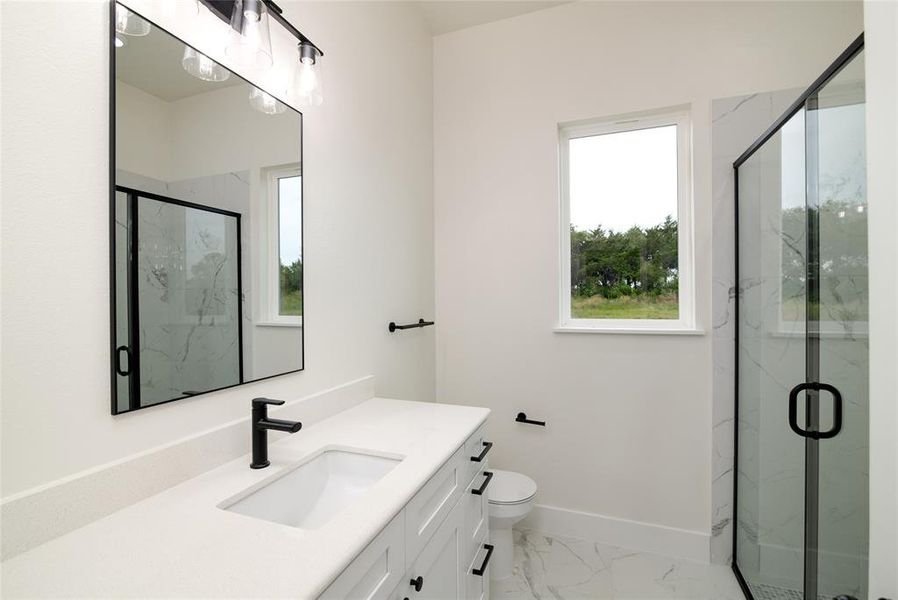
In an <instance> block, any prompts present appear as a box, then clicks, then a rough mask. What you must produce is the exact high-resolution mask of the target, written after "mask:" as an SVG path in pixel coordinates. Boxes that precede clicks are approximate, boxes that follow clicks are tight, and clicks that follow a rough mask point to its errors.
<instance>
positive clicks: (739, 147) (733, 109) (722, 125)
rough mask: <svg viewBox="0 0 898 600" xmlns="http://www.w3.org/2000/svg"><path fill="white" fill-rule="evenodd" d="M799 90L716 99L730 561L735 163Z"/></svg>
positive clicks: (715, 203)
mask: <svg viewBox="0 0 898 600" xmlns="http://www.w3.org/2000/svg"><path fill="white" fill-rule="evenodd" d="M800 93H801V90H798V89H796V90H782V91H777V92H768V93H758V94H752V95H748V96H737V97H733V98H723V99H719V100H715V101H714V102H713V103H712V107H711V111H712V120H713V123H712V134H711V135H712V139H711V144H712V187H713V196H712V218H713V238H712V248H713V250H712V253H711V256H712V311H713V332H712V345H713V357H714V361H713V386H712V390H713V395H714V401H713V412H712V419H713V421H712V423H713V434H712V462H711V464H712V487H711V510H712V513H711V515H712V521H711V560H712V562H714V563H717V564H728V563H729V562H730V561H731V559H732V535H733V473H734V470H733V466H734V465H733V443H734V438H733V426H734V417H735V414H734V387H735V370H734V365H735V361H734V356H735V347H734V344H735V333H734V332H735V328H734V324H733V317H734V308H735V307H734V298H735V293H736V282H735V247H734V244H733V232H734V228H735V216H734V215H735V211H734V202H733V197H734V193H735V188H734V179H733V161H734V160H736V158H738V156H739V155H740V154H742V152H743V151H744V150H745V149H746V148H748V146H749V145H750V144H751V143H752V142H753V141H754V140H755V139H756V138H757V137H758V136H759V135H760V134H761V132H763V131H764V130H765V129H767V127H769V126H770V124H771V123H773V121H774V120H775V119H776V118H777V117H778V116H779V115H780V114H782V113H783V111H785V110H786V108H787V107H788V106H789V104H791V103H792V102H793V101H794V100H795V98H797V97H798V95H799V94H800Z"/></svg>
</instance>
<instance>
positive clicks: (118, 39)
mask: <svg viewBox="0 0 898 600" xmlns="http://www.w3.org/2000/svg"><path fill="white" fill-rule="evenodd" d="M127 45H128V40H127V39H126V38H125V36H123V35H122V34H120V33H118V32H116V34H115V47H116V48H124V47H125V46H127Z"/></svg>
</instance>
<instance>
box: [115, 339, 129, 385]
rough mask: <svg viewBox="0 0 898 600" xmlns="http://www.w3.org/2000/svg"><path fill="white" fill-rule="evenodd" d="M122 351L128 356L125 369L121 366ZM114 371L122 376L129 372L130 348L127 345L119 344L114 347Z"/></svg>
mask: <svg viewBox="0 0 898 600" xmlns="http://www.w3.org/2000/svg"><path fill="white" fill-rule="evenodd" d="M122 352H124V353H125V356H127V357H128V368H127V369H125V368H123V367H122ZM115 372H116V373H118V374H119V375H121V376H122V377H127V376H128V375H130V374H131V350H129V349H128V347H127V346H119V347H118V348H116V349H115Z"/></svg>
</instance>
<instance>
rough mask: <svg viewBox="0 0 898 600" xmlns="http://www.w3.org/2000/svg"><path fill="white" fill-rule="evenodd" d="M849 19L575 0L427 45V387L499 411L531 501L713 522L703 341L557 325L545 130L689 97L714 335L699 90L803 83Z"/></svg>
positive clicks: (703, 103)
mask: <svg viewBox="0 0 898 600" xmlns="http://www.w3.org/2000/svg"><path fill="white" fill-rule="evenodd" d="M861 29H862V23H861V6H860V4H858V3H838V2H821V3H812V2H802V3H786V2H782V3H755V2H747V3H739V2H697V3H680V2H661V3H656V4H646V3H644V2H635V3H593V2H579V3H573V4H567V5H564V6H560V7H557V8H553V9H550V10H545V11H540V12H536V13H531V14H528V15H524V16H521V17H518V18H514V19H508V20H505V21H501V22H496V23H491V24H488V25H484V26H480V27H475V28H471V29H468V30H463V31H459V32H455V33H451V34H446V35H443V36H439V37H437V38H436V39H435V44H434V101H435V104H434V144H435V148H436V151H435V155H434V189H435V197H434V201H435V223H436V225H435V236H436V237H435V247H436V283H437V314H436V318H437V322H438V323H439V324H440V327H439V329H438V330H437V399H438V400H439V401H446V402H457V403H465V404H476V405H481V406H488V407H490V408H492V409H493V411H494V412H493V415H492V417H491V420H490V434H491V436H492V437H493V438H494V441H495V442H496V446H495V451H494V452H495V455H494V461H495V464H496V465H497V466H499V467H502V468H510V469H514V470H520V471H522V472H524V473H527V474H529V475H531V476H533V477H534V478H535V479H536V480H537V482H538V483H539V485H540V492H539V499H538V501H539V502H540V503H541V504H545V505H551V506H558V507H563V508H568V509H575V510H581V511H586V512H592V513H598V514H602V515H607V516H612V517H618V518H624V519H631V520H637V521H644V522H648V523H653V524H659V525H665V526H669V527H675V528H682V529H687V530H692V531H697V532H702V533H704V534H708V533H709V532H710V525H711V510H710V497H711V427H712V410H711V406H712V392H711V377H712V372H711V369H712V367H711V364H712V361H711V338H710V335H704V336H690V337H686V336H633V335H596V334H558V333H553V332H552V327H553V326H554V325H555V324H556V315H557V313H558V310H557V302H558V300H557V296H558V290H557V283H556V282H557V281H558V273H557V270H558V266H557V265H558V252H557V244H558V242H557V240H558V218H557V213H558V204H557V174H556V171H557V168H556V165H557V124H558V123H560V122H566V121H573V120H579V119H589V118H595V117H602V116H606V115H615V114H621V113H629V112H634V111H640V110H648V109H654V108H660V107H668V106H676V105H681V104H690V105H691V108H692V119H693V147H694V171H695V172H694V202H695V249H696V251H695V255H696V257H697V258H696V288H697V301H696V305H697V310H698V314H697V317H698V319H697V320H698V324H699V326H700V327H702V328H704V329H705V330H709V329H710V328H711V325H712V323H711V307H710V299H711V259H710V248H711V223H712V215H711V195H712V190H711V176H710V173H711V152H710V145H711V113H710V104H711V101H712V99H714V98H722V97H728V96H735V95H740V94H746V93H752V92H756V91H760V90H771V89H784V88H792V87H804V86H806V85H807V84H808V83H810V82H811V81H812V80H813V79H814V78H815V77H816V76H817V75H818V74H819V73H820V72H822V71H823V69H824V68H825V67H826V66H827V65H828V64H829V63H830V62H831V61H832V59H833V57H835V56H837V55H838V53H839V52H840V51H841V50H842V49H844V47H846V46H847V45H848V44H849V43H850V42H851V40H852V39H854V37H856V36H857V34H858V33H859V32H860V31H861ZM784 58H787V60H786V59H784ZM759 133H760V132H759ZM519 410H523V411H525V412H527V413H528V414H529V415H532V416H533V417H535V418H540V419H543V418H544V419H546V420H547V421H548V423H549V425H548V427H547V428H546V429H545V430H542V429H536V428H531V427H527V426H523V425H518V424H515V423H514V422H513V418H514V415H515V414H516V413H517V411H519Z"/></svg>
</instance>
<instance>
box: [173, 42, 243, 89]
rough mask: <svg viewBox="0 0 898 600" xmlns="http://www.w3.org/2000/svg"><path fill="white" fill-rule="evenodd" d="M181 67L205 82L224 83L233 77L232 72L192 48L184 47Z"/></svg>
mask: <svg viewBox="0 0 898 600" xmlns="http://www.w3.org/2000/svg"><path fill="white" fill-rule="evenodd" d="M181 66H182V67H184V70H185V71H187V72H188V73H190V74H191V75H193V76H194V77H196V78H197V79H202V80H203V81H224V80H226V79H227V78H228V77H230V76H231V72H230V71H228V70H227V69H225V68H224V67H222V66H221V65H220V64H218V63H217V62H215V61H214V60H212V59H211V58H209V57H208V56H206V55H205V54H203V53H202V52H199V51H198V50H194V49H193V48H191V47H190V46H184V56H183V57H182V58H181Z"/></svg>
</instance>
